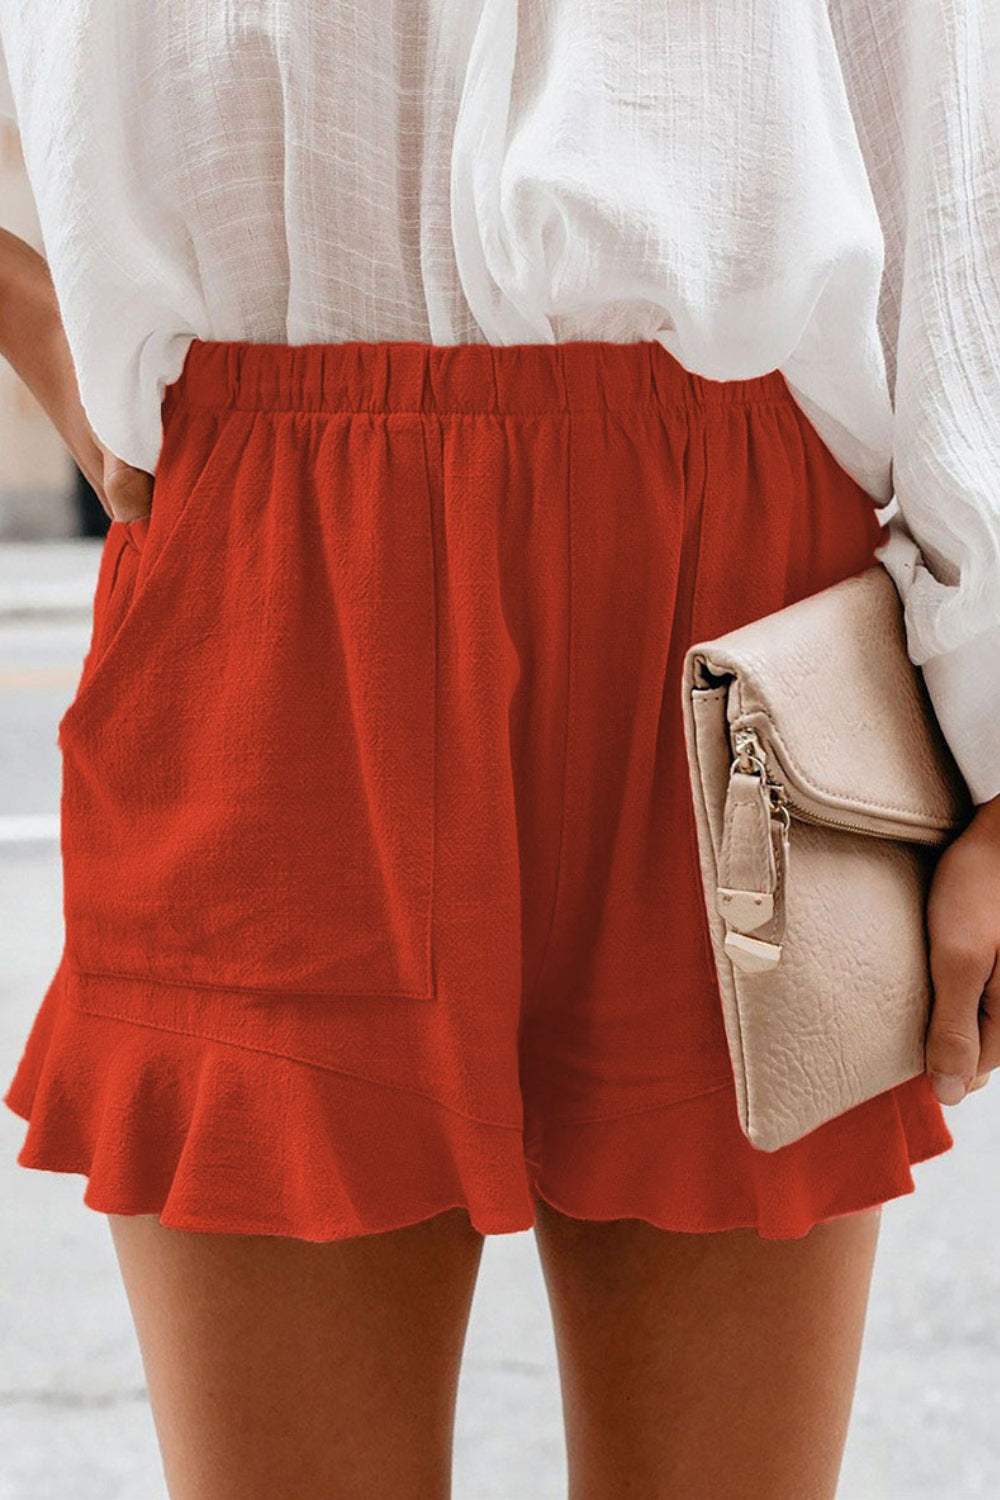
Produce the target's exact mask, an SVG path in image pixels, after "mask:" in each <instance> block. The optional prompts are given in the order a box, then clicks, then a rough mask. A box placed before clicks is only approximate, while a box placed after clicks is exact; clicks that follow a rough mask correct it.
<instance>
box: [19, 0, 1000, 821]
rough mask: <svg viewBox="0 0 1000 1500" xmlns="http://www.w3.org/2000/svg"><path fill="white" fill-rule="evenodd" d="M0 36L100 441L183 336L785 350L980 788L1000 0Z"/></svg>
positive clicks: (801, 1)
mask: <svg viewBox="0 0 1000 1500" xmlns="http://www.w3.org/2000/svg"><path fill="white" fill-rule="evenodd" d="M0 45H2V49H3V51H4V52H5V53H6V60H7V66H8V71H9V84H10V89H9V93H8V98H7V104H8V108H9V109H10V110H11V111H12V112H14V113H15V114H16V119H17V122H18V125H19V128H20V132H21V137H22V142H23V147H24V152H25V159H26V164H27V170H28V175H29V179H30V182H31V186H32V189H33V192H34V195H35V199H36V203H37V208H38V214H39V221H40V224H41V228H42V235H43V239H44V248H45V252H46V255H47V258H48V261H49V265H50V268H51V271H52V275H53V280H54V283H55V287H56V290H57V294H58V297H59V301H60V305H61V309H62V313H63V317H64V321H65V326H66V331H67V335H68V338H69V343H70V348H71V350H72V353H73V357H74V361H75V364H76V369H77V374H78V378H79V383H80V390H81V394H82V399H83V403H84V407H85V409H86V411H87V414H88V417H89V419H90V421H91V423H92V425H93V427H94V430H95V431H96V433H97V435H98V437H99V438H100V439H101V440H102V441H103V442H105V443H106V444H107V445H108V446H109V447H110V448H111V449H113V450H114V451H115V452H116V453H118V454H119V455H120V456H121V457H122V458H124V459H126V460H127V461H128V462H130V463H133V464H136V465H138V466H139V467H141V468H144V469H148V470H150V471H153V470H154V468H155V465H156V460H157V455H158V452H159V445H160V440H161V428H160V401H161V398H162V394H163V389H164V386H165V384H166V383H167V382H169V381H171V380H173V379H175V378H176V377H177V376H178V375H179V373H180V370H181V367H182V364H183V360H184V356H185V353H186V351H187V347H188V344H189V342H190V339H191V337H192V336H193V335H196V336H198V337H200V338H204V339H231V338H239V339H249V340H254V341H285V342H290V343H304V342H311V341H330V340H343V339H348V338H357V339H423V340H431V341H433V342H435V343H445V344H449V343H457V342H470V341H471V342H482V341H486V342H490V343H497V344H508V343H515V342H542V343H547V342H552V341H556V340H565V339H579V338H591V339H593V338H596V339H609V340H618V341H630V340H634V339H658V340H660V342H661V343H662V344H664V345H665V347H666V348H667V349H668V350H669V351H670V352H671V353H672V354H674V355H675V356H676V357H677V358H678V359H679V360H680V361H681V363H682V364H684V365H685V366H687V367H688V368H689V369H691V370H693V371H696V372H697V373H699V374H701V375H704V376H707V377H709V378H711V379H717V380H726V379H731V378H738V379H744V378H747V377H752V376H754V375H759V374H763V373H765V372H767V371H769V370H772V369H779V370H780V371H781V372H782V373H783V375H784V376H785V378H786V380H787V382H788V384H789V386H790V387H791V390H792V394H793V395H794V396H795V398H796V399H797V400H798V401H799V403H800V405H801V406H802V408H803V410H804V411H805V412H806V414H807V415H808V417H809V418H810V420H811V421H812V422H813V424H814V426H815V427H816V429H817V431H818V432H819V433H820V435H821V436H822V438H823V439H824V440H825V441H826V443H827V444H828V446H829V447H830V448H831V450H832V451H833V453H834V454H835V456H836V457H837V458H838V460H839V461H840V462H841V464H842V465H843V466H844V467H845V468H846V469H847V470H848V472H850V473H851V474H853V475H854V477H855V478H856V479H858V480H859V482H860V483H861V484H862V485H864V487H865V488H866V489H867V490H868V492H869V493H870V494H871V495H872V496H873V497H874V499H875V500H876V501H877V502H878V503H879V504H880V505H884V504H886V503H887V502H889V501H890V500H892V499H893V498H894V499H895V502H896V505H895V507H894V508H893V509H891V510H890V511H887V512H886V518H888V517H890V516H891V517H892V518H893V519H892V536H891V540H890V541H889V543H888V545H887V546H886V547H885V548H883V549H880V556H881V557H882V560H883V561H884V562H885V564H886V566H887V567H888V568H889V569H890V572H891V573H892V575H893V577H894V579H895V581H896V584H897V586H898V588H899V590H900V593H901V596H902V598H903V600H904V603H905V618H906V628H907V640H908V650H909V653H910V655H911V657H912V659H913V660H914V661H915V662H917V663H918V664H920V665H922V666H923V669H924V675H925V680H926V682H927V686H928V689H929V691H930V693H931V697H932V700H933V702H934V706H935V709H936V711H937V714H938V717H939V719H940V721H941V724H942V727H943V729H944V732H945V735H946V737H947V739H948V740H949V743H950V745H951V747H952V750H953V751H954V753H955V755H956V758H957V760H958V762H959V765H960V766H961V768H962V770H963V772H964V774H965V776H966V779H967V780H968V782H969V785H970V789H971V790H972V793H973V796H974V798H975V799H976V801H985V800H986V799H987V798H988V797H991V796H993V795H995V794H997V793H1000V121H998V94H997V88H996V82H995V80H996V78H997V76H998V75H1000V3H998V0H989V3H981V0H754V3H753V4H723V3H719V0H669V3H666V0H365V3H362V0H240V3H239V4H226V5H211V4H209V5H206V4H204V0H60V3H59V4H57V5H53V4H51V3H47V0H0ZM0 62H2V58H0ZM0 90H2V80H0Z"/></svg>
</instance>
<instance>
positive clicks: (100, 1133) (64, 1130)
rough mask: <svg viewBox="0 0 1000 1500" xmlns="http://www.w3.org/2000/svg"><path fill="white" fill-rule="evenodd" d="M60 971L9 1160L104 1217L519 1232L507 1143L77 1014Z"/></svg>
mask: <svg viewBox="0 0 1000 1500" xmlns="http://www.w3.org/2000/svg"><path fill="white" fill-rule="evenodd" d="M60 980H61V975H60V974H57V975H56V977H55V978H54V979H53V982H52V984H51V985H50V987H49V989H48V991H47V993H46V995H45V998H44V1000H43V1002H42V1005H41V1007H40V1009H39V1011H38V1014H37V1016H36V1018H35V1022H34V1025H33V1027H32V1029H31V1031H30V1033H29V1036H28V1039H27V1043H26V1045H25V1049H24V1054H23V1056H22V1058H21V1062H20V1064H19V1066H18V1068H17V1071H16V1072H15V1074H14V1077H13V1079H12V1080H11V1083H10V1085H9V1087H8V1089H7V1092H6V1094H5V1095H4V1103H5V1104H7V1105H8V1107H9V1108H10V1109H12V1110H13V1111H14V1113H15V1114H17V1115H20V1116H21V1117H22V1118H23V1119H25V1120H27V1121H28V1131H27V1134H26V1136H25V1139H24V1144H23V1146H22V1148H21V1151H20V1152H19V1154H18V1157H17V1160H18V1162H19V1163H20V1165H22V1166H25V1167H35V1168H39V1169H42V1170H47V1171H54V1172H75V1173H79V1174H81V1175H83V1176H85V1177H87V1179H88V1181H87V1186H86V1189H85V1191H84V1195H83V1201H84V1203H85V1204H87V1206H88V1207H90V1208H94V1209H97V1210H98V1211H100V1212H102V1213H113V1214H156V1215H157V1216H158V1217H159V1220H160V1222H161V1223H162V1224H164V1225H166V1226H167V1227H169V1228H173V1229H189V1230H207V1231H212V1232H215V1233H232V1234H269V1235H282V1236H286V1237H290V1238H294V1239H302V1240H313V1241H329V1240H337V1239H348V1238H354V1237H356V1236H358V1235H363V1234H375V1233H382V1232H385V1231H387V1230H391V1229H399V1228H404V1227H405V1226H407V1225H409V1224H416V1223H419V1222H421V1221H423V1220H425V1219H428V1218H431V1217H433V1216H434V1215H435V1214H438V1213H442V1212H444V1211H445V1210H446V1209H449V1208H463V1209H465V1210H466V1211H467V1212H468V1215H469V1218H470V1220H471V1222H472V1224H473V1226H474V1227H475V1228H476V1229H477V1230H479V1232H480V1233H482V1234H502V1233H505V1232H510V1231H514V1230H520V1229H528V1228H530V1227H531V1225H532V1223H533V1206H532V1200H531V1193H530V1185H529V1181H528V1177H527V1172H526V1168H525V1164H524V1158H523V1154H522V1147H521V1134H520V1131H519V1130H517V1129H516V1128H509V1129H508V1128H505V1127H503V1126H500V1125H492V1124H485V1123H481V1122H478V1121H474V1120H468V1119H466V1118H465V1117H463V1116H462V1115H459V1114H456V1113H454V1112H452V1111H450V1110H447V1109H446V1108H445V1107H444V1106H442V1105H439V1104H437V1103H436V1102H435V1101H433V1100H430V1099H426V1098H424V1097H423V1096H421V1095H419V1094H414V1093H410V1092H408V1091H406V1090H394V1089H390V1088H387V1087H385V1086H383V1085H380V1084H376V1083H369V1082H368V1081H367V1080H366V1079H361V1078H355V1077H353V1076H350V1075H345V1074H342V1073H333V1072H331V1071H329V1070H326V1069H324V1068H321V1067H317V1066H314V1065H311V1064H309V1063H305V1062H298V1061H295V1060H293V1059H289V1058H285V1057H282V1056H279V1055H276V1054H274V1053H267V1052H260V1051H256V1050H253V1049H250V1048H244V1047H240V1046H234V1045H229V1044H227V1043H225V1042H215V1041H208V1040H205V1039H203V1038H201V1037H197V1036H190V1035H186V1034H183V1033H174V1032H169V1031H164V1030H161V1029H159V1028H157V1027H153V1026H144V1025H142V1024H139V1023H136V1022H132V1021H127V1020H118V1019H114V1018H110V1017H105V1016H98V1015H93V1014H90V1013H89V1012H84V1011H81V1010H80V1009H78V1008H77V1007H76V1006H74V1005H72V1003H69V1002H67V1001H66V999H65V997H64V995H63V993H62V986H61V982H60Z"/></svg>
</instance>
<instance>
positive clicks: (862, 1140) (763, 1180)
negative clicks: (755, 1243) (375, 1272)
mask: <svg viewBox="0 0 1000 1500" xmlns="http://www.w3.org/2000/svg"><path fill="white" fill-rule="evenodd" d="M954 1144H955V1143H954V1139H953V1137H952V1134H951V1132H950V1130H949V1129H948V1125H947V1123H946V1121H945V1118H944V1113H943V1110H942V1107H941V1105H940V1104H939V1102H938V1100H937V1098H936V1097H935V1095H934V1092H933V1089H932V1088H931V1084H930V1080H929V1078H928V1077H927V1076H926V1074H920V1075H918V1076H917V1077H915V1078H912V1079H910V1080H909V1081H908V1082H906V1083H903V1084H900V1085H899V1086H898V1087H896V1088H893V1089H889V1090H887V1091H886V1092H885V1093H883V1094H879V1095H877V1096H876V1097H875V1098H873V1099H869V1100H868V1101H867V1102H866V1103H864V1104H860V1105H857V1106H856V1107H855V1108H854V1109H850V1110H848V1111H846V1112H845V1113H844V1114H842V1115H839V1116H838V1117H837V1118H836V1119H832V1120H828V1121H827V1122H826V1123H825V1124H823V1125H821V1126H819V1127H818V1129H816V1130H812V1131H810V1132H809V1134H808V1135H806V1136H803V1137H802V1138H801V1139H800V1140H798V1141H793V1142H792V1143H791V1144H790V1145H788V1146H783V1147H782V1148H781V1149H780V1150H778V1151H761V1150H758V1149H757V1148H756V1147H755V1146H752V1145H751V1144H750V1142H749V1141H748V1140H747V1138H746V1136H745V1135H744V1134H743V1132H742V1130H741V1129H740V1125H739V1116H738V1114H737V1109H736V1094H735V1089H734V1088H733V1087H732V1086H730V1085H723V1086H721V1087H719V1088H716V1089H711V1090H709V1091H708V1092H707V1093H703V1094H699V1095H697V1096H695V1097H694V1098H691V1099H685V1100H681V1101H679V1102H677V1103H673V1104H670V1105H667V1106H666V1107H665V1109H662V1110H652V1111H650V1112H648V1113H643V1114H636V1115H626V1116H619V1117H618V1118H615V1119H606V1120H593V1121H586V1122H583V1121H574V1122H572V1123H569V1122H561V1123H559V1124H557V1125H550V1126H549V1127H548V1128H547V1129H546V1130H545V1131H544V1135H543V1148H542V1150H541V1152H540V1158H541V1159H540V1160H539V1161H538V1162H537V1163H536V1164H535V1165H536V1170H537V1177H536V1181H535V1190H536V1192H537V1194H538V1195H539V1196H540V1197H542V1198H544V1199H545V1200H546V1202H548V1203H550V1204H551V1205H552V1207H553V1208H556V1209H558V1210H559V1211H560V1212H561V1213H564V1214H568V1215H570V1216H571V1217H572V1218H578V1219H590V1220H602V1221H603V1220H609V1219H622V1218H638V1219H643V1220H645V1221H646V1222H647V1223H649V1224H652V1225H654V1226H655V1227H657V1228H659V1229H671V1230H674V1231H677V1232H681V1233H689V1234H705V1233H709V1232H717V1231H719V1230H725V1229H755V1230H756V1231H757V1233H758V1234H759V1235H760V1236H761V1238H762V1239H773V1240H785V1239H800V1238H801V1237H802V1236H803V1235H805V1234H808V1232H809V1230H810V1229H812V1228H813V1226H814V1225H816V1224H820V1223H824V1222H826V1221H828V1220H831V1219H837V1218H842V1217H843V1216H844V1215H845V1214H851V1213H858V1212H860V1211H861V1210H863V1209H867V1208H873V1207H874V1206H875V1205H876V1204H880V1203H886V1202H888V1201H889V1200H891V1199H893V1198H899V1197H903V1196H904V1195H905V1194H907V1193H912V1192H913V1191H914V1190H915V1187H916V1183H915V1182H914V1179H913V1174H912V1172H911V1170H910V1169H911V1167H913V1166H915V1165H916V1164H917V1163H918V1162H921V1161H927V1160H928V1159H930V1158H931V1157H934V1156H940V1155H941V1154H942V1153H943V1152H945V1151H947V1150H949V1149H950V1148H951V1147H952V1146H953V1145H954Z"/></svg>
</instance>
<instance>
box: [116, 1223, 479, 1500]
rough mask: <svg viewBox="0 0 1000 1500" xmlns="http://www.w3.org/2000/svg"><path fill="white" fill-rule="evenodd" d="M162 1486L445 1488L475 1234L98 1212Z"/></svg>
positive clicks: (280, 1497) (321, 1491)
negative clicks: (324, 1235) (192, 1226)
mask: <svg viewBox="0 0 1000 1500" xmlns="http://www.w3.org/2000/svg"><path fill="white" fill-rule="evenodd" d="M109 1223H110V1225H111V1231H112V1237H113V1240H114V1244H115V1249H116V1251H117V1255H118V1260H119V1264H120V1266H121V1270H122V1275H123V1278H124V1282H125V1288H126V1292H127V1295H128V1299H129V1303H130V1305H131V1309H132V1315H133V1319H134V1321H135V1326H136V1330H137V1333H138V1336H139V1342H140V1347H141V1351H142V1358H143V1364H144V1366H145V1372H146V1378H147V1383H148V1386H149V1393H150V1399H151V1402H152V1408H153V1416H154V1420H155V1424H156V1431H157V1436H158V1439H159V1443H160V1449H161V1452H162V1455H163V1461H164V1470H165V1473H166V1476H167V1481H168V1485H169V1490H170V1495H171V1500H371V1497H372V1496H374V1495H392V1496H394V1497H397V1500H444V1497H446V1496H447V1495H448V1494H449V1492H450V1471H451V1448H452V1431H453V1425H454V1412H455V1399H456V1390H457V1380H458V1369H459V1363H460V1357H461V1350H462V1345H463V1341H464V1337H465V1329H466V1324H467V1319H468V1313H469V1307H470V1304H471V1300H472V1293H473V1289H474V1286H475V1280H476V1273H477V1269H478V1264H479V1258H480V1253H481V1249H482V1238H481V1236H480V1235H478V1234H477V1233H476V1232H475V1231H473V1230H472V1229H471V1228H470V1226H469V1222H468V1219H467V1217H466V1215H465V1214H464V1213H462V1212H461V1211H449V1212H446V1213H443V1214H439V1215H437V1216H436V1217H435V1218H433V1219H429V1220H427V1221H425V1222H424V1223H421V1224H417V1225H414V1226H411V1227H408V1228H405V1229H400V1230H394V1231H392V1232H390V1233H387V1234H374V1235H365V1236H363V1237H361V1238H357V1239H352V1240H345V1241H339V1242H334V1243H329V1244H317V1243H310V1242H307V1241H302V1240H293V1239H286V1238H280V1237H278V1236H269V1235H241V1234H209V1233H197V1232H188V1231H184V1230H176V1229H166V1228H164V1227H163V1226H162V1225H161V1224H160V1223H159V1221H158V1220H157V1218H156V1217H155V1216H153V1215H136V1216H120V1215H109Z"/></svg>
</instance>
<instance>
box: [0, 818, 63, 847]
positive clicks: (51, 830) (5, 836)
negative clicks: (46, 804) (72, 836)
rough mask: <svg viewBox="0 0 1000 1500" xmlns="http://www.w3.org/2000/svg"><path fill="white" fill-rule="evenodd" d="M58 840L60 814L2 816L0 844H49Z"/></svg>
mask: <svg viewBox="0 0 1000 1500" xmlns="http://www.w3.org/2000/svg"><path fill="white" fill-rule="evenodd" d="M58 838H59V814H58V813H24V814H22V815H18V814H17V813H11V814H8V815H6V816H2V815H0V844H38V843H48V842H51V841H52V840H53V839H55V840H58Z"/></svg>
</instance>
